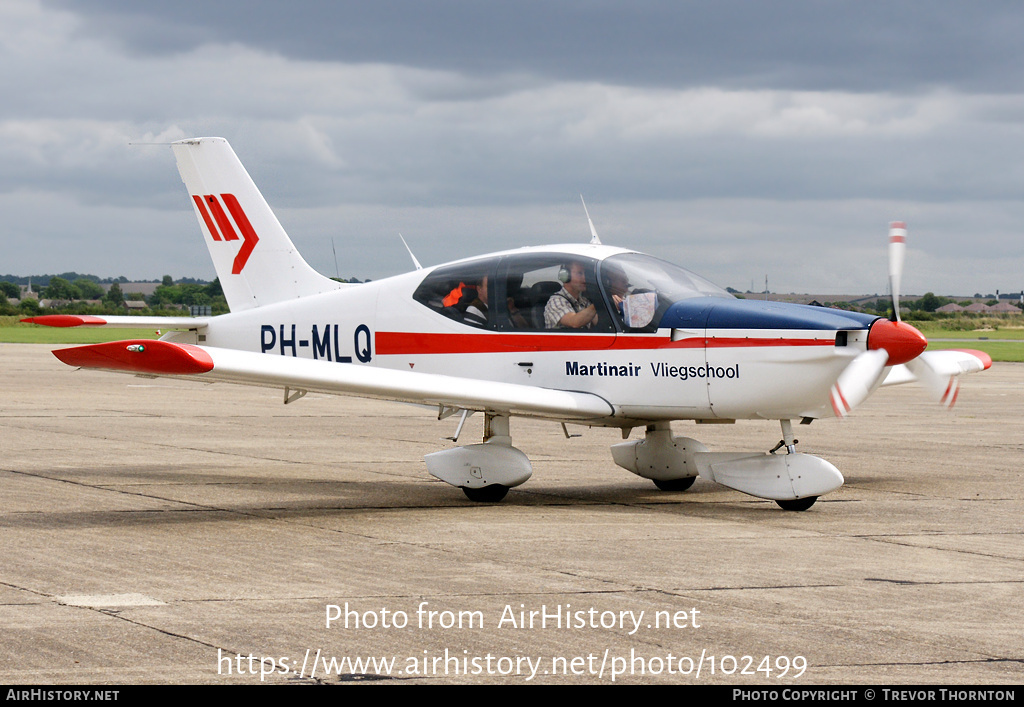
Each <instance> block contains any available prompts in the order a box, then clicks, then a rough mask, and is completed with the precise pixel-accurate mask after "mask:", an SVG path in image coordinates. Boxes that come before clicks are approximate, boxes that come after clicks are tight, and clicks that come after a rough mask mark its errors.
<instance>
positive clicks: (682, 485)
mask: <svg viewBox="0 0 1024 707" xmlns="http://www.w3.org/2000/svg"><path fill="white" fill-rule="evenodd" d="M651 480H652V481H653V482H654V485H655V486H657V487H658V488H659V489H661V490H662V491H685V490H686V489H688V488H690V487H691V486H693V482H694V481H696V480H697V477H696V476H684V477H683V478H681V479H651Z"/></svg>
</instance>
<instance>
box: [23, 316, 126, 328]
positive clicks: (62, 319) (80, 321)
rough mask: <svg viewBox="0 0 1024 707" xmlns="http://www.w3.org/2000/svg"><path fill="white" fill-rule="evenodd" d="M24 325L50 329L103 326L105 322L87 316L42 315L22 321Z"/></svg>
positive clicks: (99, 318)
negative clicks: (49, 327)
mask: <svg viewBox="0 0 1024 707" xmlns="http://www.w3.org/2000/svg"><path fill="white" fill-rule="evenodd" d="M21 321H22V322H24V323H25V324H40V325H42V326H52V327H74V326H103V325H104V324H106V323H107V320H106V319H104V318H103V317H94V316H92V315H89V314H44V315H42V316H39V317H28V318H26V319H22V320H21Z"/></svg>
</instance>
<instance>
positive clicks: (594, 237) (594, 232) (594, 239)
mask: <svg viewBox="0 0 1024 707" xmlns="http://www.w3.org/2000/svg"><path fill="white" fill-rule="evenodd" d="M580 201H583V195H582V194H580ZM583 213H585V214H586V215H587V223H588V224H590V244H591V245H601V239H600V238H598V237H597V229H596V228H594V222H593V221H591V220H590V212H589V211H587V202H585V201H583Z"/></svg>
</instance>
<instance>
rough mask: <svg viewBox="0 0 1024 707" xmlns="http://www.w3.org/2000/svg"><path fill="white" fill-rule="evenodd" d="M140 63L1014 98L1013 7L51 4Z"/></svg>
mask: <svg viewBox="0 0 1024 707" xmlns="http://www.w3.org/2000/svg"><path fill="white" fill-rule="evenodd" d="M49 4H51V5H54V6H59V7H63V8H68V9H71V10H73V11H74V12H76V13H78V14H80V15H81V16H82V18H83V19H84V20H85V22H86V23H87V24H86V26H87V28H88V31H89V32H92V33H102V34H105V35H107V36H110V37H113V38H116V39H117V40H118V41H120V42H122V43H123V44H124V45H125V46H127V47H129V48H130V49H131V50H132V51H134V52H136V53H139V54H153V53H167V52H182V51H187V50H189V49H192V48H194V47H196V46H199V45H201V44H203V43H207V42H219V43H223V42H240V43H243V44H247V45H251V46H254V47H259V48H262V49H264V50H268V51H272V52H279V53H281V54H283V55H286V56H289V57H295V58H302V59H313V60H322V61H342V62H382V63H395V64H401V65H409V66H419V67H426V68H433V69H442V70H457V71H461V72H468V73H471V74H477V75H501V74H523V73H525V74H534V75H539V76H544V77H547V78H552V79H562V80H572V81H601V82H608V83H618V84H623V85H643V86H672V87H677V88H678V87H690V86H704V85H718V86H725V87H730V88H745V89H749V88H781V89H793V90H848V91H878V90H881V91H908V90H909V91H916V90H928V89H932V88H935V87H939V86H945V87H954V88H956V89H957V90H962V91H972V92H997V91H1003V90H1008V89H1014V90H1019V89H1020V88H1021V87H1022V86H1024V75H1022V74H1021V72H1020V71H1019V70H1018V69H1019V67H1020V66H1021V65H1022V63H1024V62H1022V58H1024V48H1022V43H1021V41H1020V37H1021V36H1024V15H1022V13H1021V11H1020V6H1019V3H1017V2H1015V1H1013V0H1001V1H996V2H986V3H983V4H975V3H963V2H958V1H957V0H933V1H929V2H923V1H921V0H911V1H908V0H904V1H892V2H889V1H887V2H881V1H878V0H874V1H872V0H867V1H865V0H844V1H841V2H819V1H818V0H787V1H785V2H749V1H748V0H717V1H716V2H697V1H689V2H682V1H673V2H643V1H641V2H589V1H583V0H579V1H562V2H557V1H552V0H514V1H511V0H507V1H504V2H497V1H495V2H478V1H477V0H436V1H433V2H421V1H419V0H376V1H375V2H362V1H361V0H351V1H348V2H336V1H325V2H290V3H282V2H278V1H277V0H259V1H252V0H231V1H225V2H207V1H206V0H203V1H201V2H200V1H197V0H183V1H179V2H175V3H138V2H134V1H133V0H49Z"/></svg>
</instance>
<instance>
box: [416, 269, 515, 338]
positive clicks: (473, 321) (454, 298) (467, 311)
mask: <svg viewBox="0 0 1024 707" xmlns="http://www.w3.org/2000/svg"><path fill="white" fill-rule="evenodd" d="M496 265H497V260H495V259H493V258H492V259H487V260H479V261H475V262H470V263H458V264H456V265H449V266H447V267H443V268H438V269H437V270H434V271H433V272H432V273H430V274H429V275H427V277H426V278H424V280H423V282H421V283H420V286H419V287H417V288H416V291H415V292H414V293H413V295H412V297H413V299H414V300H416V301H417V302H419V303H420V304H422V305H424V306H425V307H428V308H429V309H432V310H434V311H435V312H437V313H438V314H441V315H443V316H445V317H448V318H449V319H451V320H453V321H456V322H460V323H462V324H466V325H467V326H471V327H476V328H478V329H494V328H496V326H495V321H496V319H495V315H494V312H492V311H491V310H492V308H491V307H490V306H489V303H490V302H493V301H494V283H493V279H494V270H495V266H496Z"/></svg>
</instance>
